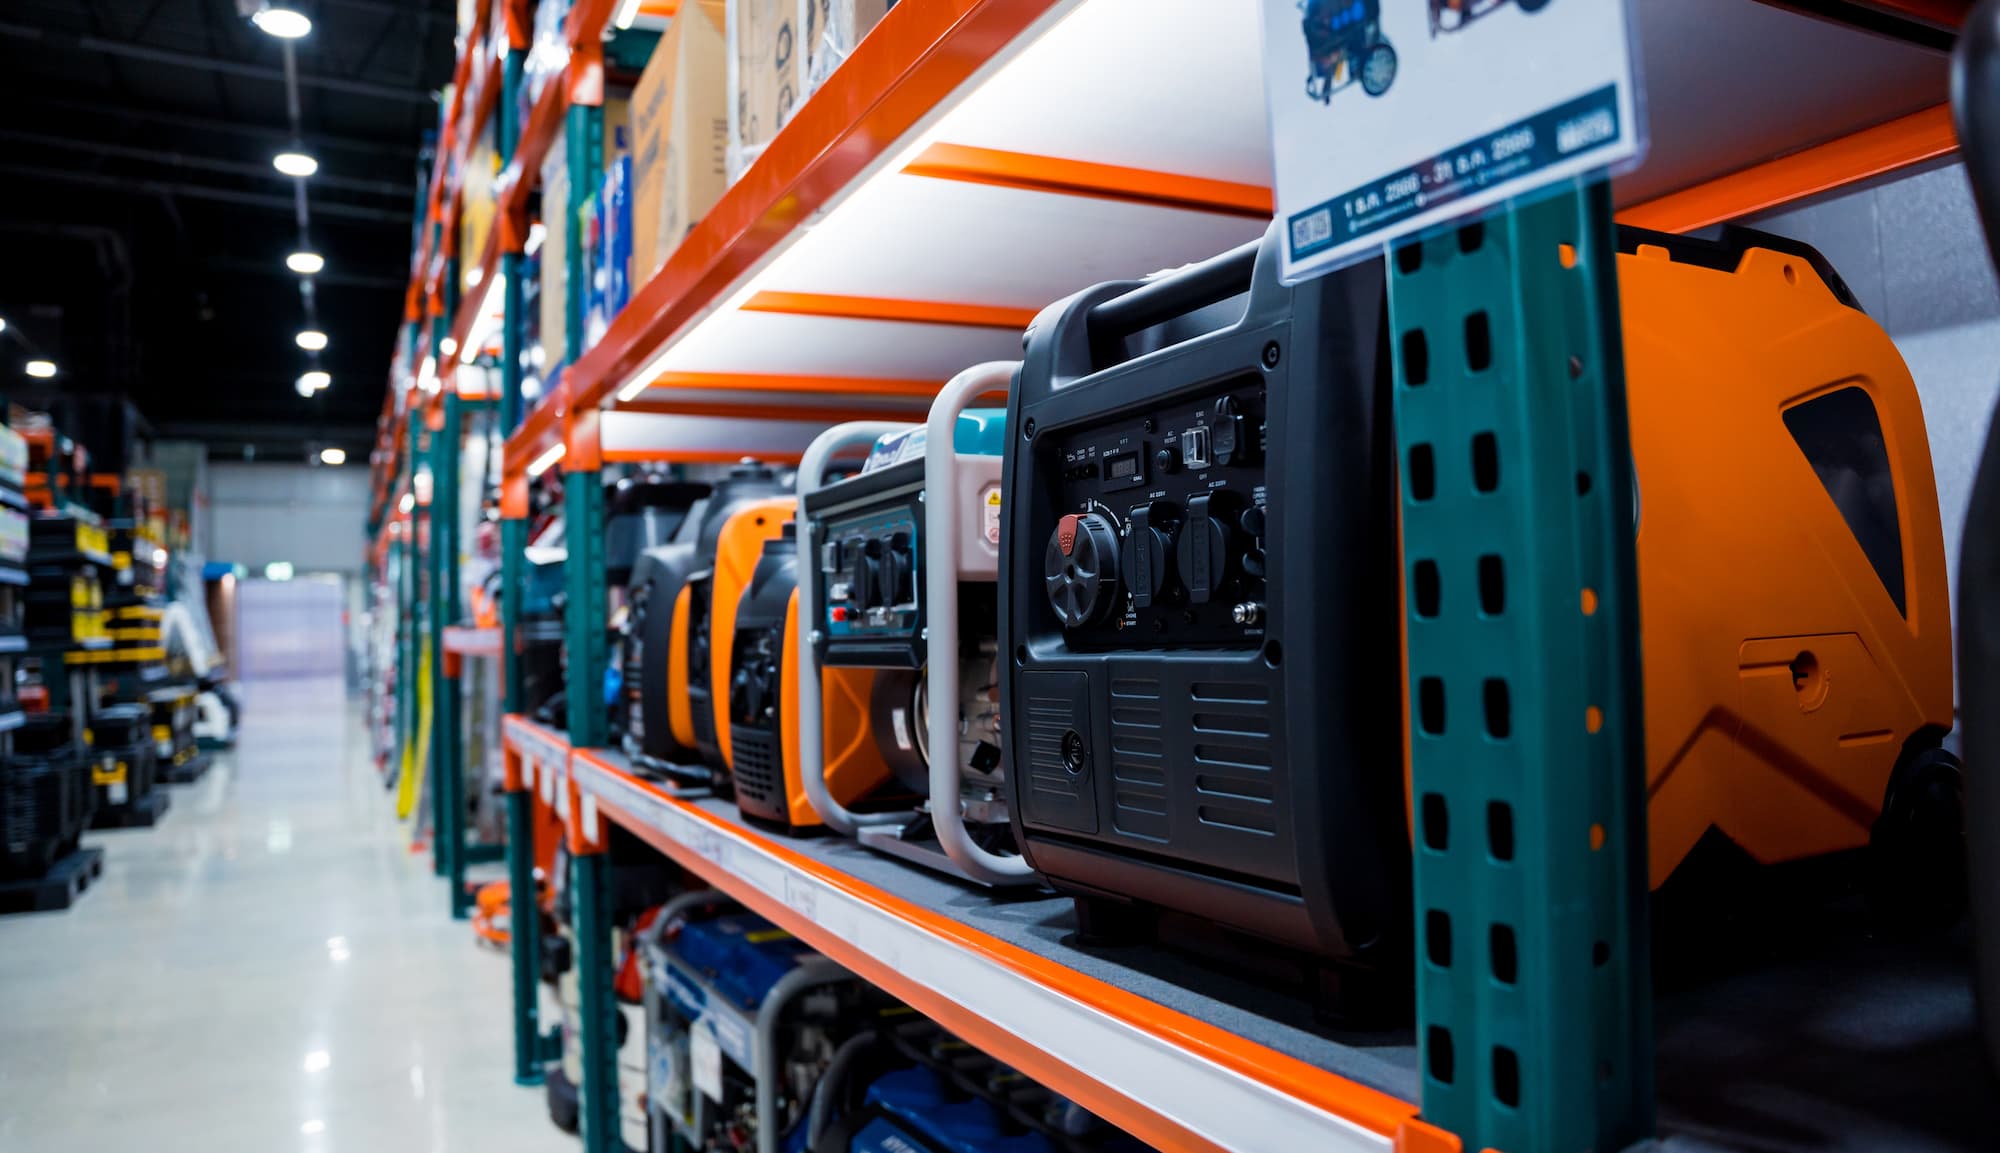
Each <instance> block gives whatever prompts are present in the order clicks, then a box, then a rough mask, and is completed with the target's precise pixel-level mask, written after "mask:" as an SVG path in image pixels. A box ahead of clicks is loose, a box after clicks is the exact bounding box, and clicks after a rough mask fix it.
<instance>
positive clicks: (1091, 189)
mask: <svg viewBox="0 0 2000 1153" xmlns="http://www.w3.org/2000/svg"><path fill="white" fill-rule="evenodd" d="M902 172H903V175H905V176H928V177H931V178H933V179H936V180H959V181H964V182H967V183H971V184H990V185H995V186H997V187H1000V188H1018V189H1025V190H1027V191H1031V192H1053V193H1056V194H1058V195H1063V196H1088V197H1093V198H1097V199H1102V200H1120V201H1124V202H1126V203H1130V204H1152V205H1158V206H1160V207H1163V208H1184V209H1190V210H1192V211H1196V212H1215V213H1220V214H1223V215H1226V216H1241V217H1245V218H1248V219H1254V220H1269V219H1270V218H1271V213H1272V211H1273V208H1272V200H1271V190H1270V189H1269V188H1267V187H1265V186H1264V185H1261V184H1239V183H1236V182H1234V181H1229V180H1210V179H1207V178H1206V177H1201V176H1180V175H1176V174H1174V173H1168V172H1153V171H1150V170H1148V169H1144V168H1126V167H1123V166H1120V165H1116V164H1093V163H1091V162H1090V161H1087V160H1065V159H1062V158H1061V157H1055V156H1035V155H1031V154H1029V153H1025V152H1003V151H1001V150H1000V149H997V148H973V147H970V146H967V145H964V144H933V145H931V146H930V147H928V148H926V149H924V150H923V152H922V153H921V154H919V155H918V157H917V158H916V159H915V160H913V161H911V162H910V163H908V164H906V165H904V166H903V168H902Z"/></svg>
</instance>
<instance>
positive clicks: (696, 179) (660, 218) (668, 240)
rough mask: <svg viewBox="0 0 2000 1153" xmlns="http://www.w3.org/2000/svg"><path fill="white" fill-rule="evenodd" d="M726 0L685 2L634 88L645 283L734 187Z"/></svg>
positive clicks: (635, 266)
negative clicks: (730, 167) (731, 177)
mask: <svg viewBox="0 0 2000 1153" xmlns="http://www.w3.org/2000/svg"><path fill="white" fill-rule="evenodd" d="M726 10H727V5H726V4H725V3H724V0H694V2H692V3H689V4H687V5H685V6H684V7H682V9H681V11H680V14H679V15H677V16H676V17H675V18H674V22H673V23H672V24H671V25H669V26H668V28H667V34H666V36H665V37H663V38H662V39H661V40H660V44H659V47H657V48H655V49H654V50H653V59H652V60H651V61H650V62H649V63H648V64H647V65H646V71H645V74H644V75H642V76H640V77H639V86H638V87H637V88H635V89H633V90H632V269H631V283H632V286H633V288H634V289H635V290H636V289H637V288H638V286H639V285H642V284H644V283H646V281H647V280H649V279H650V278H651V277H652V275H653V273H654V272H655V271H657V270H658V269H659V267H660V265H662V264H664V263H666V260H667V257H669V256H671V255H673V251H674V249H675V248H677V247H679V245H680V242H681V240H682V239H683V238H685V237H686V236H687V233H688V230H689V229H691V228H693V227H694V226H695V224H696V223H697V222H698V221H700V220H701V218H702V217H703V216H705V215H707V213H708V210H709V209H710V208H712V207H714V206H715V202H716V201H717V200H718V199H720V198H721V196H722V193H723V191H724V190H725V189H727V188H728V187H729V175H728V160H727V157H728V145H729V57H728V49H727V44H726V41H725V39H724V34H723V26H724V23H725V21H726V19H727V17H726Z"/></svg>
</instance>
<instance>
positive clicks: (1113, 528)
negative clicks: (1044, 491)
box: [1043, 377, 1271, 649]
mask: <svg viewBox="0 0 2000 1153" xmlns="http://www.w3.org/2000/svg"><path fill="white" fill-rule="evenodd" d="M1265 399H1266V398H1265V394H1264V387H1263V382H1262V380H1260V379H1258V378H1256V377H1245V378H1239V379H1236V380H1231V381H1226V382H1223V383H1221V384H1219V385H1217V386H1215V387H1214V388H1211V389H1206V390H1202V391H1200V392H1199V393H1197V394H1195V395H1194V396H1191V397H1190V396H1184V397H1182V398H1177V399H1174V400H1169V401H1164V402H1162V403H1160V404H1159V405H1158V406H1156V407H1153V408H1149V409H1146V410H1143V411H1140V412H1128V413H1125V414H1122V415H1120V416H1119V417H1117V418H1116V419H1114V420H1112V421H1110V422H1107V423H1104V424H1097V425H1090V426H1085V427H1080V428H1076V429H1062V430H1055V431H1054V433H1053V436H1052V437H1051V440H1052V441H1053V444H1052V446H1051V447H1050V448H1048V449H1045V450H1044V451H1046V452H1048V453H1049V454H1050V455H1049V456H1048V457H1045V458H1044V460H1045V462H1046V464H1045V467H1050V468H1052V469H1054V470H1056V471H1057V472H1058V473H1059V476H1058V477H1057V483H1056V484H1055V485H1054V486H1053V487H1054V490H1055V491H1056V492H1057V493H1058V494H1059V497H1058V502H1057V509H1056V511H1057V520H1056V524H1055V528H1054V531H1053V532H1051V534H1050V535H1049V539H1048V543H1047V546H1046V549H1045V551H1044V554H1043V576H1044V581H1045V586H1046V591H1047V594H1048V599H1049V605H1050V607H1051V608H1052V609H1053V610H1054V611H1055V615H1056V619H1057V620H1058V621H1059V622H1061V624H1062V626H1063V630H1064V634H1065V637H1066V639H1067V641H1068V643H1069V644H1071V645H1072V646H1074V647H1077V648H1084V649H1088V648H1094V647H1095V648H1110V647H1117V648H1151V647H1167V646H1176V647H1178V646H1185V645H1217V646H1222V645H1227V646H1252V647H1254V646H1255V645H1257V644H1259V643H1261V641H1262V638H1263V636H1264V632H1265V629H1266V627H1267V624H1268V622H1267V620H1266V617H1267V615H1268V612H1269V607H1268V600H1267V593H1266V587H1267V586H1266V569H1267V566H1268V560H1267V550H1268V548H1269V533H1270V527H1271V518H1270V510H1269V495H1268V493H1267V490H1266V486H1265V476H1264V458H1265V446H1266V443H1267V438H1268V436H1269V430H1268V429H1267V427H1266V423H1265V412H1266V408H1265Z"/></svg>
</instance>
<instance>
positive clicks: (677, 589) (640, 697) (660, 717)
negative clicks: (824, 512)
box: [624, 461, 787, 777]
mask: <svg viewBox="0 0 2000 1153" xmlns="http://www.w3.org/2000/svg"><path fill="white" fill-rule="evenodd" d="M786 491H787V489H786V486H785V484H784V483H783V482H782V481H781V480H780V479H779V477H778V474H777V473H775V472H773V471H772V470H771V469H769V468H767V467H765V466H764V465H761V464H757V463H755V462H749V461H746V462H744V463H743V464H740V465H738V466H736V467H735V468H733V469H731V470H730V472H729V474H728V475H727V476H725V477H724V478H722V479H721V480H720V481H717V482H716V484H715V485H714V487H713V489H712V490H711V491H710V493H709V495H708V497H707V498H706V499H704V500H700V501H697V502H696V503H695V504H694V505H692V506H691V507H690V508H689V509H688V513H687V516H686V517H685V518H684V519H683V520H682V521H681V523H680V525H679V527H678V528H677V529H676V530H675V532H674V534H673V539H672V540H671V541H669V542H668V543H666V544H663V545H658V546H655V547H652V548H648V549H645V550H643V551H642V552H640V554H639V556H638V559H637V560H636V561H635V562H634V563H633V567H632V575H631V579H630V581H629V582H628V583H627V585H626V617H625V638H624V693H625V706H626V717H625V739H624V746H625V751H626V754H627V755H628V756H630V757H631V758H632V761H633V763H634V764H635V765H637V766H639V767H640V768H642V769H647V770H650V771H652V772H655V773H660V774H667V775H671V774H675V773H682V772H685V771H687V770H685V769H684V766H689V765H693V764H694V763H695V760H696V756H697V753H696V750H695V739H694V731H693V716H692V712H691V711H690V710H688V709H687V707H686V704H685V697H686V685H687V670H686V665H685V660H686V657H685V654H684V652H683V650H682V648H681V646H680V644H678V643H677V642H676V636H677V634H676V632H675V630H676V628H677V627H678V628H679V629H681V630H682V633H681V634H679V635H685V630H686V629H687V627H688V616H689V614H688V613H687V611H686V610H684V609H680V608H679V606H680V602H681V596H682V593H683V591H684V590H685V589H686V586H687V582H688V578H689V577H690V576H692V575H693V574H695V573H697V572H700V571H702V570H704V569H706V568H708V567H710V566H711V565H713V564H714V560H715V550H716V546H717V543H718V541H719V539H720V537H721V534H722V527H723V526H724V525H725V524H727V523H728V522H729V518H730V517H731V516H733V515H734V514H735V513H736V512H737V511H738V510H740V509H742V508H743V507H745V506H747V505H749V504H752V503H755V502H757V501H760V500H766V499H771V498H776V497H779V496H781V495H783V494H784V493H785V492H786ZM677 610H678V611H677ZM676 718H678V719H676ZM699 775H700V776H703V777H705V776H706V772H705V771H704V772H702V773H700V774H699Z"/></svg>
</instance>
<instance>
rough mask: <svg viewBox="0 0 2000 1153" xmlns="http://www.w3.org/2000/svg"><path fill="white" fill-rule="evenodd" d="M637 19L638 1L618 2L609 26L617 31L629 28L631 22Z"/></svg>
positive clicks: (620, 0) (622, 0)
mask: <svg viewBox="0 0 2000 1153" xmlns="http://www.w3.org/2000/svg"><path fill="white" fill-rule="evenodd" d="M638 18H639V0H619V4H618V11H617V13H616V14H615V15H613V16H612V17H611V25H612V27H614V28H619V29H625V28H630V27H631V26H632V21H634V20H637V19H638Z"/></svg>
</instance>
